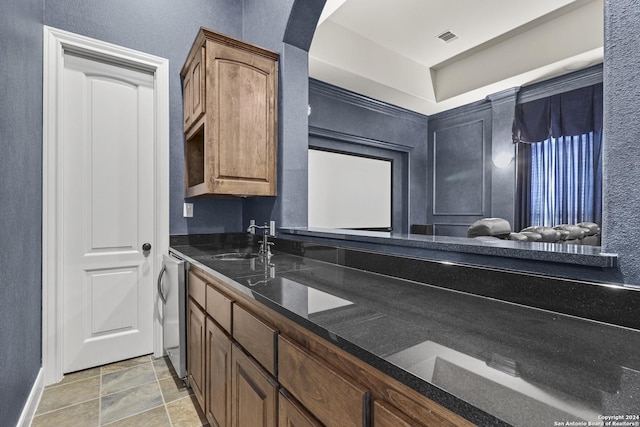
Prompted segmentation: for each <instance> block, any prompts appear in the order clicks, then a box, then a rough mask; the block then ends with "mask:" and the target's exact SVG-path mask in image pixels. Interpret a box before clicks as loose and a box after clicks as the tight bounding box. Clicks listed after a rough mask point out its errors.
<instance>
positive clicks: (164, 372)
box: [153, 357, 176, 380]
mask: <svg viewBox="0 0 640 427" xmlns="http://www.w3.org/2000/svg"><path fill="white" fill-rule="evenodd" d="M153 368H154V369H155V370H156V376H157V377H158V379H159V380H161V379H163V378H168V377H171V376H175V375H176V372H175V371H174V370H173V368H172V367H171V362H169V360H168V359H167V358H166V357H160V358H158V359H153Z"/></svg>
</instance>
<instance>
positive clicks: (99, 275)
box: [60, 52, 159, 373]
mask: <svg viewBox="0 0 640 427" xmlns="http://www.w3.org/2000/svg"><path fill="white" fill-rule="evenodd" d="M63 58H64V68H63V76H62V78H63V81H62V88H63V90H62V96H61V113H62V118H61V121H62V127H61V128H62V135H61V139H60V140H61V141H62V147H61V148H62V149H61V150H60V153H61V154H60V156H61V157H60V164H61V165H62V167H61V168H60V171H61V176H60V179H61V182H62V217H61V219H60V220H61V227H60V230H61V236H60V242H61V247H60V249H61V251H60V255H61V257H62V259H61V265H62V275H61V279H62V286H61V289H62V293H63V295H62V303H63V304H62V305H63V307H62V311H63V313H62V339H63V346H62V347H63V355H62V359H63V372H65V373H66V372H73V371H77V370H80V369H85V368H89V367H93V366H98V365H102V364H105V363H110V362H113V361H117V360H122V359H127V358H130V357H135V356H139V355H143V354H149V353H152V352H153V322H154V312H153V310H154V303H153V256H152V255H151V254H154V253H155V252H156V251H157V250H158V249H159V248H156V247H155V243H156V242H154V241H153V238H154V226H155V224H154V218H155V216H154V203H155V200H154V181H153V180H154V129H155V128H154V126H155V124H154V117H155V115H154V76H153V74H151V73H148V72H145V71H139V70H136V69H134V68H131V67H129V66H127V65H121V64H114V63H107V62H105V61H103V60H100V59H95V58H89V57H83V56H81V55H79V54H74V53H70V52H65V54H64V57H63ZM145 244H149V245H151V249H150V250H143V245H145Z"/></svg>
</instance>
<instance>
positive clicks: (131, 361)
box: [102, 355, 151, 375]
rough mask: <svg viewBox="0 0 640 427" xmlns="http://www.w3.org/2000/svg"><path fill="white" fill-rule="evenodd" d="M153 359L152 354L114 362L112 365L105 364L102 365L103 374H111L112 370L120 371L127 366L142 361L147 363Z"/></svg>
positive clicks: (135, 364)
mask: <svg viewBox="0 0 640 427" xmlns="http://www.w3.org/2000/svg"><path fill="white" fill-rule="evenodd" d="M150 361H151V355H146V356H140V357H135V358H133V359H127V360H123V361H121V362H116V363H112V364H111V365H105V366H103V367H102V375H104V374H110V373H112V372H116V371H119V370H121V369H125V368H132V367H134V366H137V365H140V364H142V363H147V362H150Z"/></svg>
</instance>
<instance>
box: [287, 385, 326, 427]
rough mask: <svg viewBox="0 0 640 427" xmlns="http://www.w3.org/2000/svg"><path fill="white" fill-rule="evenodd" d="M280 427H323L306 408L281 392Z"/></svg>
mask: <svg viewBox="0 0 640 427" xmlns="http://www.w3.org/2000/svg"><path fill="white" fill-rule="evenodd" d="M278 408H279V411H278V427H322V424H321V423H320V422H319V421H317V420H316V419H315V418H314V417H313V416H312V415H311V414H309V413H308V412H307V411H306V410H305V409H304V408H302V407H301V406H300V405H298V404H297V403H295V402H294V401H293V400H291V399H290V398H289V397H288V396H286V395H285V393H284V392H283V390H280V396H278Z"/></svg>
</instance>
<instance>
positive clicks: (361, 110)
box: [299, 80, 428, 233]
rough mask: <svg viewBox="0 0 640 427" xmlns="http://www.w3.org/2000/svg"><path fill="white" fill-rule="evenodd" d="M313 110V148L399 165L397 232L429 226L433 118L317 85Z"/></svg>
mask: <svg viewBox="0 0 640 427" xmlns="http://www.w3.org/2000/svg"><path fill="white" fill-rule="evenodd" d="M309 105H310V107H311V114H310V116H309V128H310V131H309V133H310V141H309V144H311V145H315V146H318V147H322V148H328V149H333V150H340V151H346V152H350V153H356V154H361V155H370V156H378V157H385V158H392V159H393V168H394V170H395V169H398V170H395V171H394V176H393V196H392V198H393V205H394V206H393V228H394V231H396V232H404V233H407V232H408V231H409V230H408V229H409V226H410V225H411V224H426V220H427V215H426V212H427V200H426V193H425V187H426V179H427V175H426V171H427V166H426V164H427V145H426V142H427V135H428V125H427V122H428V118H427V117H426V116H424V115H421V114H418V113H415V112H412V111H408V110H404V109H402V108H398V107H394V106H392V105H388V104H384V103H382V102H379V101H376V100H373V99H370V98H367V97H365V96H362V95H359V94H356V93H353V92H349V91H346V90H344V89H340V88H337V87H335V86H331V85H328V84H326V83H322V82H319V81H316V80H312V81H311V83H310V86H309ZM305 162H306V160H305ZM305 166H306V163H305ZM305 169H306V168H305ZM305 173H306V170H305ZM304 190H305V191H304V192H301V193H300V195H299V197H300V198H301V199H304V200H305V202H306V200H307V193H306V188H305V189H304ZM305 224H306V222H305Z"/></svg>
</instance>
